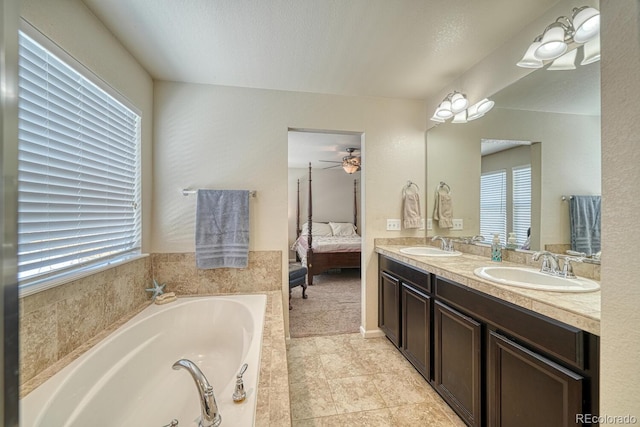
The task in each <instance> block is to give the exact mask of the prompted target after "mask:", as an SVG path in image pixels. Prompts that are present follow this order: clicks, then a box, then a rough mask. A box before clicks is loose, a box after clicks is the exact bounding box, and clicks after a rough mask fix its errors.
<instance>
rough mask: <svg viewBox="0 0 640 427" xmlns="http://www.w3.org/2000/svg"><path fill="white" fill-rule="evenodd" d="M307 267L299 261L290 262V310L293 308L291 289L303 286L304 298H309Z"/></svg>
mask: <svg viewBox="0 0 640 427" xmlns="http://www.w3.org/2000/svg"><path fill="white" fill-rule="evenodd" d="M306 277H307V267H305V266H303V265H302V264H300V263H298V262H291V263H289V310H291V309H292V308H293V306H292V305H291V289H293V288H295V287H296V286H302V298H303V299H307V282H306Z"/></svg>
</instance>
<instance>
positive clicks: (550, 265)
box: [532, 251, 560, 275]
mask: <svg viewBox="0 0 640 427" xmlns="http://www.w3.org/2000/svg"><path fill="white" fill-rule="evenodd" d="M540 257H542V264H540V271H541V272H543V273H548V274H553V275H557V274H558V273H559V272H560V265H559V264H558V256H557V255H556V254H554V253H552V252H549V251H540V252H535V253H534V254H533V257H532V259H533V260H534V261H537V260H538V259H539V258H540Z"/></svg>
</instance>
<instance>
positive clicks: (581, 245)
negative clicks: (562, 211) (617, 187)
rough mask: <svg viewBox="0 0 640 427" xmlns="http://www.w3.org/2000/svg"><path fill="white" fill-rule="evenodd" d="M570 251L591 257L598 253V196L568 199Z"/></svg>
mask: <svg viewBox="0 0 640 427" xmlns="http://www.w3.org/2000/svg"><path fill="white" fill-rule="evenodd" d="M569 224H570V228H571V229H570V233H571V250H573V251H576V252H584V253H585V254H587V255H593V254H595V253H597V252H600V196H572V197H571V198H570V199H569Z"/></svg>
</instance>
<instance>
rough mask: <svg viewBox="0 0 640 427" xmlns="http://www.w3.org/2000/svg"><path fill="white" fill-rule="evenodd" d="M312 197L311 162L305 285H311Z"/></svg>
mask: <svg viewBox="0 0 640 427" xmlns="http://www.w3.org/2000/svg"><path fill="white" fill-rule="evenodd" d="M312 201H313V197H312V194H311V162H309V205H308V208H307V209H308V214H309V218H308V220H307V228H308V236H307V237H308V241H307V244H308V245H309V246H308V247H307V285H313V249H312V248H313V233H312V231H313V225H312V224H313V206H312Z"/></svg>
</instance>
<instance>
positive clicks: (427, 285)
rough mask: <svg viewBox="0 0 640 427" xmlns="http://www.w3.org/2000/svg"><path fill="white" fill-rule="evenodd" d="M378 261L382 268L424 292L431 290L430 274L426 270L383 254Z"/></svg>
mask: <svg viewBox="0 0 640 427" xmlns="http://www.w3.org/2000/svg"><path fill="white" fill-rule="evenodd" d="M378 263H379V269H380V270H383V271H387V272H389V273H391V274H393V275H394V276H396V277H398V278H400V279H402V280H404V281H405V282H408V283H411V284H412V285H414V286H416V287H418V288H420V289H421V290H423V291H424V292H429V293H430V292H431V280H429V276H430V275H429V273H427V272H426V271H420V270H418V269H416V267H411V266H409V265H406V264H402V263H401V262H398V261H393V260H391V259H389V258H387V257H384V256H382V255H380V256H378Z"/></svg>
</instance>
